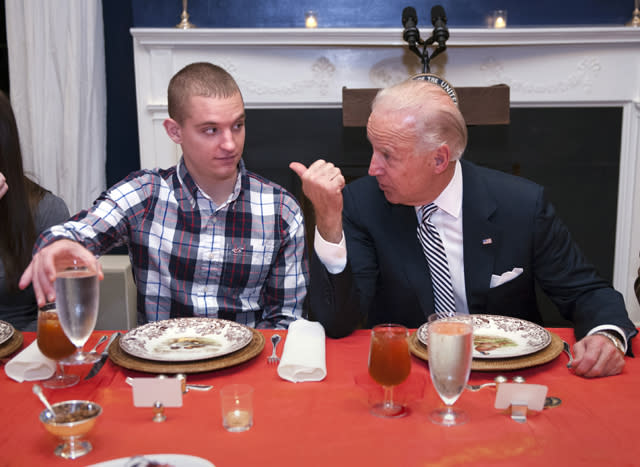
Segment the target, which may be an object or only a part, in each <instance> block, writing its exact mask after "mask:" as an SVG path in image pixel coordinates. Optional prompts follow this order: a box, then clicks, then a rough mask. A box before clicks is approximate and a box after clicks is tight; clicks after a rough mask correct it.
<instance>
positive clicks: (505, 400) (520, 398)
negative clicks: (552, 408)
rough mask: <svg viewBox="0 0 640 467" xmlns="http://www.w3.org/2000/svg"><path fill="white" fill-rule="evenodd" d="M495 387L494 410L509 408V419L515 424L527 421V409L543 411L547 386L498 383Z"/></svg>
mask: <svg viewBox="0 0 640 467" xmlns="http://www.w3.org/2000/svg"><path fill="white" fill-rule="evenodd" d="M497 386H498V391H497V392H496V403H495V408H496V409H508V408H509V407H511V418H513V419H514V420H515V421H517V422H520V423H524V422H525V421H526V420H527V409H529V410H537V411H540V410H542V409H544V401H545V398H546V397H547V391H548V387H547V386H544V385H542V384H526V383H500V384H498V385H497Z"/></svg>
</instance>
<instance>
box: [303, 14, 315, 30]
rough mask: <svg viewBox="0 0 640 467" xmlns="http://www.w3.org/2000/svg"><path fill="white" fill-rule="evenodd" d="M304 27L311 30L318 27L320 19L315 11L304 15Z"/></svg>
mask: <svg viewBox="0 0 640 467" xmlns="http://www.w3.org/2000/svg"><path fill="white" fill-rule="evenodd" d="M304 26H305V27H306V28H309V29H313V28H317V27H318V17H317V15H316V12H315V11H307V12H305V14H304Z"/></svg>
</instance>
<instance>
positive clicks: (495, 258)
mask: <svg viewBox="0 0 640 467" xmlns="http://www.w3.org/2000/svg"><path fill="white" fill-rule="evenodd" d="M461 164H462V174H463V178H462V180H463V200H462V216H463V242H464V245H463V248H464V271H465V285H466V295H467V302H468V305H469V311H470V312H471V313H486V314H497V315H507V316H514V317H517V318H522V319H526V320H529V321H533V322H536V323H539V324H542V323H541V321H542V318H541V315H540V313H539V311H538V307H537V303H536V295H535V287H534V284H535V281H537V282H538V283H539V284H540V286H541V287H542V289H543V290H544V291H545V293H546V294H548V295H549V297H550V298H551V299H552V300H553V302H554V303H555V304H556V305H557V306H558V308H559V310H560V312H561V313H562V315H563V316H564V317H565V318H566V319H568V320H570V321H572V322H573V323H574V325H575V333H576V337H577V338H582V337H583V336H584V335H585V334H586V333H587V332H588V331H589V330H591V329H592V328H594V327H595V326H597V325H600V324H614V325H617V326H619V327H621V328H622V329H624V330H625V332H626V333H627V335H628V336H629V337H630V336H632V335H634V334H635V333H636V330H635V327H634V325H633V323H631V321H630V320H629V318H628V314H627V311H626V309H625V305H624V301H623V299H622V296H621V295H620V294H619V293H618V292H616V291H615V290H614V289H613V288H611V286H610V284H608V283H607V282H606V281H605V280H604V279H602V278H601V277H599V275H598V274H597V272H596V271H595V269H594V267H593V266H592V265H591V264H589V263H588V262H587V261H586V259H585V257H584V256H583V254H582V253H581V252H580V250H579V249H578V247H577V245H576V244H575V243H574V242H573V241H572V240H571V236H570V235H569V232H568V231H567V229H566V227H565V225H564V224H563V223H562V222H561V221H560V220H559V219H558V218H557V217H556V216H555V212H554V208H553V207H552V206H551V205H550V204H549V203H548V202H547V201H546V200H545V197H544V189H543V188H542V187H541V186H539V185H536V184H535V183H533V182H530V181H528V180H525V179H522V178H519V177H515V176H511V175H507V174H505V173H502V172H498V171H495V170H490V169H486V168H482V167H479V166H476V165H474V164H472V163H470V162H466V161H462V162H461ZM343 194H344V211H343V227H344V232H345V237H346V242H347V256H348V258H347V267H346V268H345V270H344V271H343V272H342V273H340V274H336V275H333V274H329V273H328V272H327V270H326V269H325V267H324V266H323V265H322V263H321V262H320V260H319V259H318V258H317V256H315V254H314V258H313V260H312V269H311V286H310V290H309V294H310V300H311V312H312V316H313V317H314V318H315V319H317V320H318V321H320V322H321V323H322V324H323V326H324V327H325V330H326V332H327V335H329V336H332V337H342V336H345V335H347V334H349V333H351V332H352V331H353V330H354V329H355V328H356V327H357V326H358V325H359V324H364V325H365V326H367V327H369V326H373V325H375V324H377V323H382V322H394V323H400V324H404V325H405V326H408V327H410V328H416V327H419V326H420V325H421V324H423V323H424V322H426V321H427V317H428V316H429V314H431V313H433V291H432V286H431V277H430V274H429V267H428V265H427V261H426V259H425V257H424V254H423V251H422V247H421V245H420V242H419V240H418V238H417V234H416V229H417V226H418V222H417V218H416V213H415V209H414V207H412V206H404V205H398V204H391V203H389V202H388V201H387V200H386V199H385V197H384V194H383V193H382V191H380V189H379V188H378V184H377V182H376V179H375V178H373V177H364V178H361V179H358V180H356V181H354V182H353V183H351V184H349V185H348V186H347V187H346V188H345V189H344V191H343ZM486 239H490V241H488V240H486ZM514 267H519V268H523V269H524V272H523V273H522V274H521V275H520V276H518V277H517V278H516V279H514V280H512V281H510V282H507V283H505V284H503V285H501V286H498V287H495V288H490V287H489V283H490V279H491V275H492V274H495V275H501V274H503V273H504V272H506V271H510V270H512V269H513V268H514Z"/></svg>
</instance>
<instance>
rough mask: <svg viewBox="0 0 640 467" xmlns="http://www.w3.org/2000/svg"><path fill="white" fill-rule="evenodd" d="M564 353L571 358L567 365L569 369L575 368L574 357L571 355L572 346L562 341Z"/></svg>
mask: <svg viewBox="0 0 640 467" xmlns="http://www.w3.org/2000/svg"><path fill="white" fill-rule="evenodd" d="M562 346H563V352H564V353H566V354H567V356H568V357H569V362H568V363H567V368H572V367H573V355H571V346H570V345H569V343H568V342H564V341H562Z"/></svg>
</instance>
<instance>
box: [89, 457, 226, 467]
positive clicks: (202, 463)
mask: <svg viewBox="0 0 640 467" xmlns="http://www.w3.org/2000/svg"><path fill="white" fill-rule="evenodd" d="M158 464H161V465H171V466H175V467H215V465H213V464H212V463H211V462H209V461H208V460H206V459H203V458H201V457H195V456H186V455H184V454H145V455H144V456H133V457H121V458H120V459H113V460H110V461H105V462H99V463H97V464H91V465H89V466H87V467H147V466H152V465H158Z"/></svg>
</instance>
